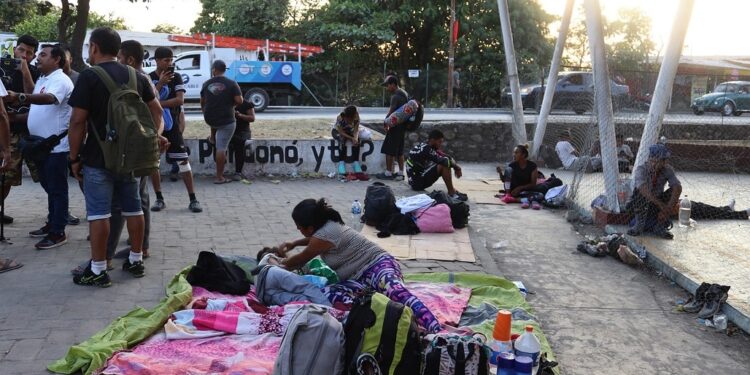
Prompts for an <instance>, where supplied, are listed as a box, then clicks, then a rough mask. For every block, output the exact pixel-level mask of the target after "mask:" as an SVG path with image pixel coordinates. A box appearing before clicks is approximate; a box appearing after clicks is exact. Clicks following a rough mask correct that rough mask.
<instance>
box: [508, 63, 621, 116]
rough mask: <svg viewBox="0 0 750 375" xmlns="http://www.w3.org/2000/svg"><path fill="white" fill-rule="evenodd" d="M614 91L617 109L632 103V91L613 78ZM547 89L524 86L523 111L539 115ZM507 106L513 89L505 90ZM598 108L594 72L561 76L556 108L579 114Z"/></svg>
mask: <svg viewBox="0 0 750 375" xmlns="http://www.w3.org/2000/svg"><path fill="white" fill-rule="evenodd" d="M609 83H610V92H611V95H612V104H613V106H614V108H615V109H617V108H620V107H622V106H623V105H624V104H625V103H627V102H628V95H629V92H630V88H629V87H628V86H627V85H624V84H621V83H618V82H616V81H615V80H613V79H612V78H610V80H609ZM544 90H545V87H544V86H542V85H540V84H538V83H537V84H528V85H523V86H521V101H522V102H523V108H524V109H527V108H531V109H534V110H536V111H537V112H539V108H540V107H541V105H542V98H543V97H544ZM503 98H504V100H503V103H508V104H509V103H512V99H511V92H510V88H509V87H506V88H505V89H503ZM593 106H594V76H593V74H592V73H591V72H564V73H561V74H560V75H558V76H557V85H556V87H555V97H554V100H553V103H552V108H553V109H571V110H573V111H574V112H575V113H577V114H579V115H580V114H583V113H584V112H586V111H590V110H592V109H593Z"/></svg>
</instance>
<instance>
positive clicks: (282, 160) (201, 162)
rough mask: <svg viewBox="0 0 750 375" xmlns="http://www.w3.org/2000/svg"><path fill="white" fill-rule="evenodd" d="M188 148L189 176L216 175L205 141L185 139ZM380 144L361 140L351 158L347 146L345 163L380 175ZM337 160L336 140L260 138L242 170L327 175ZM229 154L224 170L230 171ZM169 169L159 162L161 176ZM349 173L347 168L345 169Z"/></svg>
mask: <svg viewBox="0 0 750 375" xmlns="http://www.w3.org/2000/svg"><path fill="white" fill-rule="evenodd" d="M185 143H186V145H187V146H188V147H189V148H190V150H191V151H190V164H191V166H192V168H193V173H195V174H197V175H213V174H215V173H216V163H215V162H214V148H213V146H212V145H211V144H210V143H208V141H207V140H206V139H187V140H186V141H185ZM382 144H383V141H380V140H377V141H363V142H362V145H361V146H360V152H359V155H354V156H352V149H351V147H347V151H346V154H345V155H344V157H345V158H346V159H345V161H347V162H348V161H354V160H358V161H359V162H360V163H361V164H362V165H363V169H364V167H365V166H367V167H368V168H367V172H368V173H371V174H372V173H377V172H381V171H382V170H383V169H384V166H385V156H384V155H383V154H381V153H380V147H381V145H382ZM340 160H341V152H340V151H339V148H338V146H337V143H336V141H334V140H331V139H320V140H292V139H279V140H270V139H260V140H254V141H253V144H252V147H251V148H250V149H246V155H245V167H244V170H243V172H244V173H245V174H247V175H259V174H266V173H271V174H278V175H292V174H304V173H322V174H329V173H331V172H334V171H336V166H337V165H338V162H339V161H340ZM232 162H233V160H232V155H230V156H229V163H228V164H227V166H226V167H225V171H230V172H231V171H234V164H233V163H232ZM169 169H170V166H169V165H168V164H167V163H162V173H168V171H169ZM349 170H351V169H349Z"/></svg>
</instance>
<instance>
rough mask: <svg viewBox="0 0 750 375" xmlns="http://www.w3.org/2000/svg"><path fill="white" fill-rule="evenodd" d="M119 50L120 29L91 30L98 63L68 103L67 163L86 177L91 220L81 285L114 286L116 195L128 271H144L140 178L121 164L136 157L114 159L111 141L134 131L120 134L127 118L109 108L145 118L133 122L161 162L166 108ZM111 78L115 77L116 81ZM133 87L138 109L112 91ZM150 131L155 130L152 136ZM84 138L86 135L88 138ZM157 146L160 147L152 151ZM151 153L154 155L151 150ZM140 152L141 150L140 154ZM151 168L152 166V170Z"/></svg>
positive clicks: (92, 58)
mask: <svg viewBox="0 0 750 375" xmlns="http://www.w3.org/2000/svg"><path fill="white" fill-rule="evenodd" d="M119 50H120V35H119V34H117V32H116V31H114V30H112V29H111V28H109V27H100V28H97V29H95V30H94V31H92V32H91V36H90V38H89V61H90V62H91V64H93V67H92V68H91V69H87V70H85V71H83V72H82V73H81V75H80V77H79V78H78V83H77V84H76V86H75V89H74V90H73V93H72V94H71V97H70V100H69V102H68V103H69V104H70V106H71V107H73V114H72V116H71V120H70V131H69V133H68V136H69V140H70V156H69V160H68V164H69V165H70V168H71V171H72V173H73V175H74V176H75V177H76V178H77V179H79V180H83V187H84V198H85V200H86V212H87V216H88V217H87V219H88V221H89V231H90V233H91V262H90V264H89V266H88V267H87V268H86V269H85V270H84V272H83V273H82V274H80V275H75V276H74V277H73V282H74V283H76V284H79V285H91V286H99V287H108V286H110V285H112V283H111V281H110V279H109V275H108V274H107V271H106V268H107V262H106V252H107V238H108V236H109V229H110V227H109V218H110V216H111V208H112V200H113V199H117V200H118V201H119V202H120V205H121V207H122V216H124V217H126V218H127V227H128V233H129V235H130V239H131V251H130V255H129V256H128V259H127V260H126V261H125V263H124V264H123V270H125V271H128V272H130V273H131V274H132V275H133V276H135V277H143V276H144V275H145V274H144V266H143V258H142V246H143V231H144V220H143V210H142V209H141V199H140V197H139V195H138V182H137V181H136V179H135V178H134V173H133V172H134V171H130V172H129V173H127V172H123V171H122V170H121V169H119V168H120V166H122V165H127V166H129V165H130V164H129V163H130V161H131V159H127V160H126V159H123V160H121V161H120V160H116V162H115V163H113V160H112V158H113V157H119V156H120V155H117V154H116V153H114V155H113V153H111V152H110V151H111V150H110V149H111V146H112V145H116V144H118V143H117V142H118V140H121V139H126V138H131V137H132V136H133V135H132V134H130V133H123V132H122V131H121V132H120V133H123V134H120V133H118V132H117V129H120V130H122V129H124V128H123V126H122V118H118V116H112V118H109V116H108V115H109V113H108V112H109V110H110V108H114V109H117V110H118V111H122V112H127V114H128V115H130V114H137V115H138V120H139V122H140V123H139V124H131V125H138V126H139V128H141V127H142V129H145V130H146V131H147V133H148V135H147V136H148V139H147V142H145V143H148V144H146V145H144V147H151V148H149V149H148V153H149V155H145V157H146V158H149V161H151V160H153V159H151V158H153V157H155V158H156V160H157V166H158V146H157V142H158V141H157V139H156V134H155V129H158V128H160V126H161V121H162V119H161V118H162V110H161V107H160V106H159V102H158V101H157V100H156V97H155V96H154V91H153V89H152V88H151V83H150V82H149V79H148V78H147V77H145V76H143V75H139V74H137V73H136V72H135V70H134V69H133V68H131V67H126V66H125V65H122V64H120V63H118V62H117V61H116V59H117V57H116V56H117V53H118V51H119ZM97 68H98V69H101V70H103V72H102V71H101V70H97ZM100 74H101V75H100ZM111 81H114V84H112V82H111ZM116 85H120V88H117V87H112V86H116ZM125 85H127V87H126V86H125ZM133 88H135V89H136V91H137V94H138V95H140V100H139V101H132V100H131V102H130V103H131V106H132V107H133V108H123V107H122V106H117V104H121V103H122V102H117V103H113V102H111V101H110V97H111V96H113V97H115V95H110V93H111V92H113V93H115V94H116V95H117V96H116V98H118V99H120V98H123V97H124V95H128V94H127V93H125V94H123V92H125V91H126V90H128V89H130V90H132V89H133ZM144 103H145V104H144ZM146 106H147V107H146ZM144 111H147V112H149V113H150V119H151V122H150V123H147V124H144V118H143V117H142V116H141V114H143V113H144ZM146 122H148V121H146ZM116 125H117V126H116ZM127 129H130V128H127ZM151 132H153V133H154V134H153V135H151ZM87 134H88V137H87ZM84 139H86V142H85V143H84ZM139 143H141V144H143V143H144V142H139ZM154 146H156V147H155V149H154V150H153V151H152V150H151V149H153V147H154ZM105 150H106V151H107V152H105ZM126 151H127V150H126ZM152 152H153V153H155V155H150V154H151V153H152ZM138 156H142V155H137V156H136V157H138ZM122 157H123V158H126V157H132V156H131V154H130V153H127V154H125V153H124V154H123V155H122ZM150 172H151V171H150V170H149V171H148V173H150Z"/></svg>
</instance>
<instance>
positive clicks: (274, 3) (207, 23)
mask: <svg viewBox="0 0 750 375" xmlns="http://www.w3.org/2000/svg"><path fill="white" fill-rule="evenodd" d="M201 4H202V5H203V10H202V11H201V13H200V15H199V16H198V19H197V20H196V21H195V25H194V26H193V28H192V29H190V31H191V32H200V33H210V32H215V33H218V34H222V35H232V36H240V37H246V38H260V39H276V40H278V39H284V35H285V24H286V21H287V19H288V17H289V0H201Z"/></svg>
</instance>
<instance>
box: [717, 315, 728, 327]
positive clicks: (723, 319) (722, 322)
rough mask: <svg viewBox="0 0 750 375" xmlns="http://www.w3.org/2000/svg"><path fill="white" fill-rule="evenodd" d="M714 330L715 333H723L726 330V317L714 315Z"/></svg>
mask: <svg viewBox="0 0 750 375" xmlns="http://www.w3.org/2000/svg"><path fill="white" fill-rule="evenodd" d="M714 328H716V330H717V331H724V330H725V329H727V316H726V315H724V314H716V315H714Z"/></svg>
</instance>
